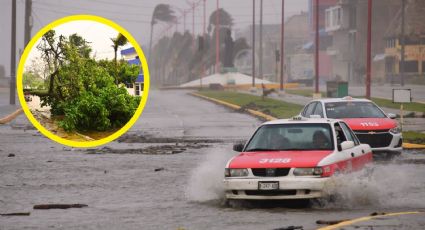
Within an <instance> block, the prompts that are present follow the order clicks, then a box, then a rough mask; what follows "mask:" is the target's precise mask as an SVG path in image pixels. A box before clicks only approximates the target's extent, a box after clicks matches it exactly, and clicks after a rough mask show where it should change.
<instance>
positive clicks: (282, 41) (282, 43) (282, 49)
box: [279, 0, 285, 91]
mask: <svg viewBox="0 0 425 230" xmlns="http://www.w3.org/2000/svg"><path fill="white" fill-rule="evenodd" d="M281 23H282V25H281V29H280V30H281V31H280V32H281V35H280V87H279V88H280V90H281V91H282V90H283V77H284V76H283V74H284V72H285V71H284V66H285V59H284V58H285V55H284V52H285V0H282V22H281Z"/></svg>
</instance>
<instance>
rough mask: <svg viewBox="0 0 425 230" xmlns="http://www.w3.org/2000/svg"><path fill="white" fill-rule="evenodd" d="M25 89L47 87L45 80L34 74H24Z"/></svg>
mask: <svg viewBox="0 0 425 230" xmlns="http://www.w3.org/2000/svg"><path fill="white" fill-rule="evenodd" d="M22 84H23V85H24V88H31V89H44V88H45V87H46V85H45V82H44V80H43V79H42V78H41V77H40V76H38V75H37V74H34V73H33V72H24V74H23V76H22Z"/></svg>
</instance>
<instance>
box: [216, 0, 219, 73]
mask: <svg viewBox="0 0 425 230" xmlns="http://www.w3.org/2000/svg"><path fill="white" fill-rule="evenodd" d="M219 4H220V3H219V0H217V11H216V14H215V68H216V73H217V74H218V73H220V10H219V9H220V8H219Z"/></svg>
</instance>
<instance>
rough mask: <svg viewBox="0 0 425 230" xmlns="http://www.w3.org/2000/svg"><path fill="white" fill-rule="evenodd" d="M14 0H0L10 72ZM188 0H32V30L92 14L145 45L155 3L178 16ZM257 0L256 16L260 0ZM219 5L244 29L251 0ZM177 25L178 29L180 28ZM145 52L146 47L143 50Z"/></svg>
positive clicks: (302, 0) (289, 6)
mask: <svg viewBox="0 0 425 230" xmlns="http://www.w3.org/2000/svg"><path fill="white" fill-rule="evenodd" d="M12 1H13V0H0V50H1V51H2V52H1V53H0V65H4V66H5V68H6V75H8V76H9V75H10V71H9V66H10V35H11V32H10V31H11V30H10V25H11V6H12V3H11V2H12ZM16 1H17V50H18V51H17V52H19V50H23V48H24V47H23V46H24V45H23V29H24V21H23V19H24V7H25V4H24V3H25V0H16ZM189 1H196V2H197V1H199V0H120V1H116V0H72V1H71V0H33V24H34V26H33V30H32V35H34V34H35V33H36V32H37V31H38V30H39V29H41V28H42V27H43V26H45V25H47V24H48V23H50V22H52V21H54V20H56V19H59V18H61V17H64V16H69V15H73V14H93V15H98V16H102V17H105V18H108V19H111V20H113V21H115V22H116V23H118V24H119V25H121V26H122V27H124V28H125V29H126V30H128V31H129V32H130V33H131V34H132V35H133V36H134V38H135V39H136V40H137V41H138V42H139V44H140V45H143V46H146V44H148V42H149V35H150V20H151V16H152V12H153V9H154V7H155V6H156V5H157V4H159V3H166V4H170V5H172V6H173V7H175V8H176V10H175V11H176V15H177V16H180V15H181V13H180V11H179V10H177V8H179V9H189V8H190V6H189V4H188V2H189ZM256 2H257V7H256V8H257V19H258V18H259V17H258V14H259V13H258V12H259V2H260V1H259V0H257V1H256ZM307 3H308V0H286V1H285V4H286V5H285V8H286V9H285V14H286V15H287V16H290V15H293V14H296V13H299V12H301V11H307ZM280 4H281V0H264V6H263V7H264V11H263V12H264V19H263V21H264V23H265V24H272V23H279V21H280V17H281V16H280V9H281V5H280ZM220 8H224V9H225V10H226V11H228V12H229V13H230V14H231V15H232V16H233V18H234V23H235V26H234V28H235V29H243V28H245V27H247V26H249V25H250V24H252V19H251V17H252V1H251V0H220ZM215 9H216V0H207V5H206V12H207V18H208V16H209V15H210V14H211V13H212V12H213V11H214V10H215ZM202 16H203V14H202V7H198V8H197V9H196V11H195V33H196V34H199V33H200V32H202V19H203V18H202ZM182 22H183V20H181V24H180V25H179V28H178V29H179V30H180V31H181V30H182V29H183V25H182ZM165 27H166V25H164V24H159V25H157V26H156V28H155V30H156V31H155V33H154V38H157V37H158V35H159V34H160V32H161V31H163V30H164V28H165ZM191 28H192V13H190V14H188V15H187V18H186V29H190V30H191ZM173 31H174V30H173ZM145 52H146V51H145Z"/></svg>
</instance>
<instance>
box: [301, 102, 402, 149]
mask: <svg viewBox="0 0 425 230" xmlns="http://www.w3.org/2000/svg"><path fill="white" fill-rule="evenodd" d="M300 115H301V116H303V117H310V116H320V117H323V118H334V119H342V120H344V121H345V122H347V124H348V125H349V126H350V128H351V129H352V130H353V131H354V133H355V134H356V136H357V137H358V139H359V140H360V142H361V143H365V144H369V145H370V146H371V147H372V151H373V153H374V154H381V153H385V154H387V156H389V157H392V156H394V155H399V154H400V153H401V151H402V144H403V137H402V134H401V128H400V126H399V125H398V123H397V121H395V120H394V119H395V118H396V115H395V114H391V113H389V114H385V112H384V111H383V110H382V109H381V108H379V107H378V106H377V105H376V104H375V103H373V102H372V101H370V100H367V99H357V98H352V97H344V98H329V99H318V100H313V101H311V102H310V103H308V104H307V105H306V106H305V107H304V109H303V110H302V111H301V114H300Z"/></svg>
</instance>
